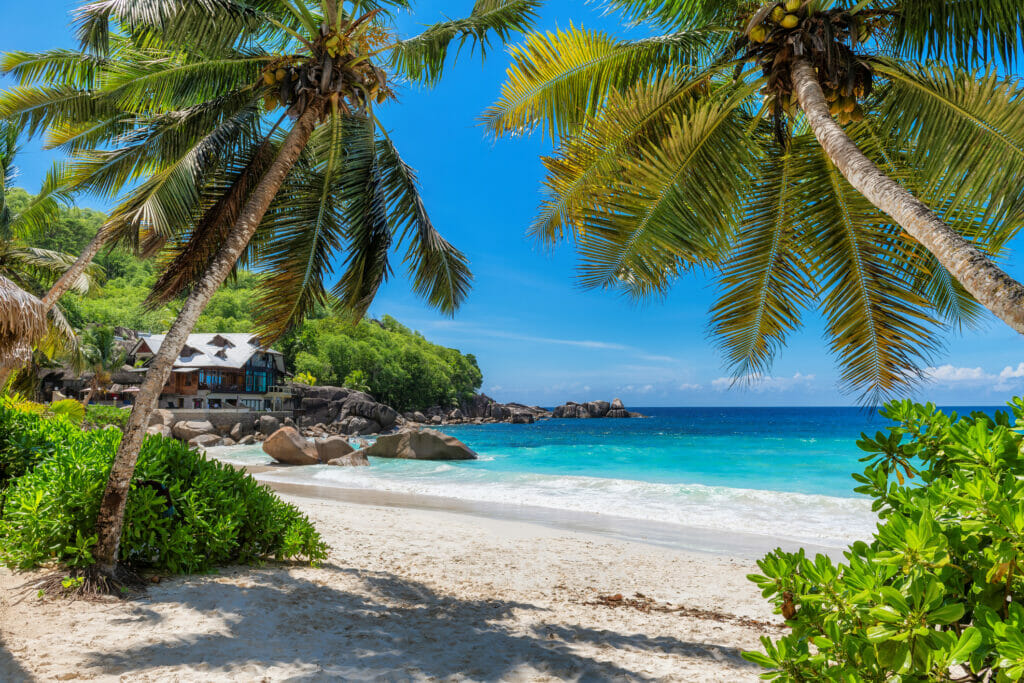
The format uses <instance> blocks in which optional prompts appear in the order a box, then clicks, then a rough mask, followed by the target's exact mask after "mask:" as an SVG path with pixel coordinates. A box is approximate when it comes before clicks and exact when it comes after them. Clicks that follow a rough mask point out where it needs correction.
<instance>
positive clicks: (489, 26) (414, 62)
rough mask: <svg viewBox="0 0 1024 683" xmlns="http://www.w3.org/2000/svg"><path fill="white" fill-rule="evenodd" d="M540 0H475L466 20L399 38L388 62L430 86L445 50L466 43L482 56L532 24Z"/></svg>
mask: <svg viewBox="0 0 1024 683" xmlns="http://www.w3.org/2000/svg"><path fill="white" fill-rule="evenodd" d="M540 4H541V0H476V4H474V6H473V11H472V12H471V13H470V14H469V16H468V17H466V18H465V19H454V20H450V21H443V22H440V23H437V24H433V25H432V26H429V27H427V29H426V30H425V31H423V32H422V33H420V34H419V35H416V36H413V37H411V38H406V39H405V40H401V41H398V43H396V44H395V47H394V48H393V49H392V51H391V65H392V67H393V68H394V69H395V71H397V72H398V73H399V74H401V75H403V76H405V77H406V78H408V79H410V80H412V81H415V82H418V83H423V84H425V85H432V84H434V83H436V82H437V81H438V79H439V78H440V77H441V72H442V71H443V69H444V65H445V61H446V60H447V59H448V51H449V49H450V48H451V45H452V43H457V45H456V53H458V52H460V51H461V50H462V48H463V47H465V46H466V44H467V43H468V44H469V45H470V47H471V48H472V49H475V48H477V47H479V49H480V53H481V55H485V54H486V52H487V50H488V48H489V47H490V46H491V43H492V41H494V40H495V39H497V40H498V41H499V42H502V43H504V42H506V41H507V40H508V38H509V36H510V35H512V34H513V33H515V32H525V31H527V30H529V29H530V27H531V26H532V25H533V22H534V20H535V19H536V16H537V8H538V7H540Z"/></svg>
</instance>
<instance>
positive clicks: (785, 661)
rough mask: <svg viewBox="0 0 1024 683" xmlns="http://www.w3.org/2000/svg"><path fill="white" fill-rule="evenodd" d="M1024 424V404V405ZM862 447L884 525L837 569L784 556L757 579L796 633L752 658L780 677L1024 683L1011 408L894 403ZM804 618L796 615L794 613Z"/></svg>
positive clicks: (1020, 420)
mask: <svg viewBox="0 0 1024 683" xmlns="http://www.w3.org/2000/svg"><path fill="white" fill-rule="evenodd" d="M1011 408H1012V411H1013V414H1014V416H1015V419H1016V425H1017V426H1018V428H1019V426H1020V425H1024V401H1021V399H1014V401H1013V403H1012V404H1011ZM882 415H883V416H885V417H887V418H889V419H891V420H893V421H894V422H895V425H894V426H892V427H890V428H889V430H888V433H883V432H878V433H877V434H876V435H875V436H874V437H873V438H872V437H869V436H867V435H862V438H861V440H860V441H859V442H858V446H859V447H860V448H861V449H862V450H864V451H866V452H868V453H869V454H870V455H868V456H867V457H865V458H863V459H862V460H863V461H870V464H869V465H868V466H867V468H866V469H865V470H864V473H863V475H854V479H856V480H857V481H858V482H859V483H860V484H861V485H860V486H859V487H857V488H856V491H858V492H859V493H864V494H867V495H869V496H871V497H872V498H874V505H873V509H874V510H875V511H877V512H878V514H879V516H880V517H881V522H880V523H879V525H878V530H877V533H875V535H874V539H873V540H872V541H871V542H870V543H865V542H857V543H854V544H853V545H852V546H850V548H849V549H848V550H847V551H846V552H845V553H844V555H845V557H846V562H845V563H840V564H835V563H833V562H832V560H830V559H829V558H827V557H825V556H823V555H818V556H817V557H815V558H814V559H813V560H811V559H810V558H808V557H805V555H804V553H803V551H800V552H797V553H786V552H783V551H782V550H776V551H774V552H772V553H770V554H769V555H767V556H766V557H765V558H764V559H762V560H760V561H759V562H758V565H759V566H760V567H761V570H762V571H763V575H751V577H750V579H751V580H752V581H754V582H755V583H756V584H757V585H758V586H759V587H760V588H761V589H762V593H763V595H764V596H765V597H767V598H770V599H771V601H772V602H773V603H774V604H775V605H776V607H777V608H778V611H780V612H782V613H783V614H785V615H787V616H789V617H790V618H789V619H788V621H787V624H788V625H789V626H790V627H791V628H792V632H791V633H790V634H788V635H786V636H784V637H782V638H780V639H779V640H777V641H775V642H772V640H771V639H769V638H762V643H763V645H764V648H765V652H764V653H745V654H744V656H745V657H746V658H747V659H749V660H750V661H753V662H756V663H758V664H760V665H762V666H764V667H765V668H768V669H771V671H770V672H768V673H765V674H763V675H762V677H763V678H766V679H775V680H778V681H823V680H826V681H849V682H851V683H852V682H854V681H900V682H901V683H908V682H910V681H950V680H977V681H981V680H985V681H1017V680H1021V679H1024V605H1022V602H1021V597H1022V594H1024V593H1022V591H1024V580H1022V578H1024V458H1022V448H1024V437H1022V436H1021V434H1020V433H1018V431H1017V430H1016V429H1015V428H1013V427H1011V424H1010V416H1009V415H1007V414H1006V413H1004V412H1000V413H997V414H996V416H995V418H990V417H988V416H986V415H984V414H981V413H974V414H972V415H971V416H970V417H969V418H963V419H958V417H957V415H956V414H955V413H953V414H952V415H950V416H949V417H947V416H946V415H944V414H943V413H941V412H939V411H937V410H936V409H935V408H934V406H932V405H931V404H928V405H926V406H922V405H915V404H911V403H910V402H909V401H903V402H893V403H890V404H889V405H887V406H886V407H885V409H884V410H883V411H882ZM794 609H795V614H793V610H794Z"/></svg>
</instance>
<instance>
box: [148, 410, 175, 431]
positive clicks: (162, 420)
mask: <svg viewBox="0 0 1024 683" xmlns="http://www.w3.org/2000/svg"><path fill="white" fill-rule="evenodd" d="M153 425H165V426H167V427H168V428H170V427H171V426H173V425H174V413H172V412H171V411H169V410H167V409H166V408H157V409H156V410H154V411H153V412H152V413H150V414H149V426H150V427H152V426H153Z"/></svg>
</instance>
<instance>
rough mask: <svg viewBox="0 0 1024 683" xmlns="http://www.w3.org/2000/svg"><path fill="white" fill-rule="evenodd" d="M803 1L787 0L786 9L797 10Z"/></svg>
mask: <svg viewBox="0 0 1024 683" xmlns="http://www.w3.org/2000/svg"><path fill="white" fill-rule="evenodd" d="M802 4H803V3H802V2H801V1H800V0H786V11H787V12H796V11H797V10H798V9H800V5H802Z"/></svg>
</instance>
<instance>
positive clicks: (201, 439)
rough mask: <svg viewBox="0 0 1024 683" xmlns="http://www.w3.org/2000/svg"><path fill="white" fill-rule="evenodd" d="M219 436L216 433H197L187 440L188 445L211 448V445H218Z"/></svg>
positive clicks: (219, 441)
mask: <svg viewBox="0 0 1024 683" xmlns="http://www.w3.org/2000/svg"><path fill="white" fill-rule="evenodd" d="M220 443H221V438H220V437H219V436H217V435H216V434H199V435H197V436H194V437H192V438H191V439H189V440H188V445H189V446H195V447H197V448H211V447H213V446H219V445H220Z"/></svg>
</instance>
